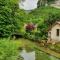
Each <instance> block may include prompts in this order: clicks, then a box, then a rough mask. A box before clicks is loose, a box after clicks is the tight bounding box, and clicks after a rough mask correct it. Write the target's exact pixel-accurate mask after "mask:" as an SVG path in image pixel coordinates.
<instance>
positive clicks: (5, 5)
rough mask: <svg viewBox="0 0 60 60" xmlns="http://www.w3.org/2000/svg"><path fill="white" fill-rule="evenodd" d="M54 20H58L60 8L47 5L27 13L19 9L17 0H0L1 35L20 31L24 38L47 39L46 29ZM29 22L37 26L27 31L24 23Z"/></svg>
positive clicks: (5, 35)
mask: <svg viewBox="0 0 60 60" xmlns="http://www.w3.org/2000/svg"><path fill="white" fill-rule="evenodd" d="M56 20H60V9H56V8H53V7H50V6H47V7H40V8H37V9H35V10H32V11H31V12H30V13H29V12H28V11H24V10H21V9H19V6H18V0H15V1H13V0H0V36H1V37H10V36H11V35H12V34H13V33H20V34H22V35H23V37H24V38H28V39H32V40H41V39H47V30H48V28H49V26H51V25H52V24H53V23H54V22H55V21H56ZM31 22H32V23H33V24H35V25H37V28H36V29H34V30H32V31H29V32H27V31H26V28H24V25H25V24H28V23H31Z"/></svg>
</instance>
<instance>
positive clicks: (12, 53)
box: [0, 39, 18, 60]
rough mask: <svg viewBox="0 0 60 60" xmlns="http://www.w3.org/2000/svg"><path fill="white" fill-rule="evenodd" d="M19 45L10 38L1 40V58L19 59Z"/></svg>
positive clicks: (6, 59) (4, 59)
mask: <svg viewBox="0 0 60 60" xmlns="http://www.w3.org/2000/svg"><path fill="white" fill-rule="evenodd" d="M17 49H18V45H17V44H16V43H14V42H13V41H11V40H9V39H1V40H0V60H17V58H18V50H17Z"/></svg>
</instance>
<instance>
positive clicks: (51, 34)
mask: <svg viewBox="0 0 60 60" xmlns="http://www.w3.org/2000/svg"><path fill="white" fill-rule="evenodd" d="M48 40H50V41H60V21H57V22H55V23H54V24H53V25H52V26H51V27H50V28H49V30H48Z"/></svg>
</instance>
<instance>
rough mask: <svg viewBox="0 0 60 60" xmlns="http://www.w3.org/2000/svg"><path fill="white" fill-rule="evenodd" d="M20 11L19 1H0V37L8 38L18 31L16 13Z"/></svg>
mask: <svg viewBox="0 0 60 60" xmlns="http://www.w3.org/2000/svg"><path fill="white" fill-rule="evenodd" d="M17 9H18V4H17V0H15V1H14V0H0V35H1V36H3V37H8V36H10V35H11V34H12V33H14V32H16V31H17V29H18V24H17V17H16V16H15V13H16V11H17Z"/></svg>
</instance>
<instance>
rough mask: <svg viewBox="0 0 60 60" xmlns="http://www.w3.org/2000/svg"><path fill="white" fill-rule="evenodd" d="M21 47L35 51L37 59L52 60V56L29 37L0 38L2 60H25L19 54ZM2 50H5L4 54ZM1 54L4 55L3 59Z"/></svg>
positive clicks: (28, 50)
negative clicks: (17, 38)
mask: <svg viewBox="0 0 60 60" xmlns="http://www.w3.org/2000/svg"><path fill="white" fill-rule="evenodd" d="M3 47H4V48H3ZM21 48H25V49H26V51H27V52H31V51H35V52H36V60H51V58H50V56H49V55H48V54H46V53H45V52H42V51H41V50H40V47H39V46H37V45H36V44H35V43H33V42H31V41H29V40H27V39H19V40H9V39H1V40H0V60H16V59H17V60H23V59H22V58H21V57H20V56H19V54H20V52H21ZM1 49H2V50H1ZM1 52H3V56H2V54H1ZM7 54H8V55H7ZM1 56H2V59H1ZM18 56H19V57H18ZM3 58H4V59H3ZM18 58H19V59H18ZM53 58H55V59H56V57H53ZM55 59H54V60H55Z"/></svg>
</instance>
